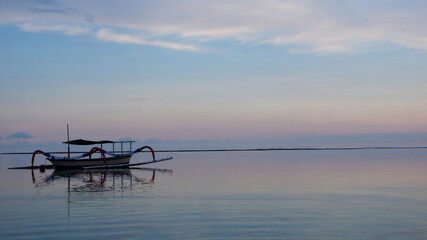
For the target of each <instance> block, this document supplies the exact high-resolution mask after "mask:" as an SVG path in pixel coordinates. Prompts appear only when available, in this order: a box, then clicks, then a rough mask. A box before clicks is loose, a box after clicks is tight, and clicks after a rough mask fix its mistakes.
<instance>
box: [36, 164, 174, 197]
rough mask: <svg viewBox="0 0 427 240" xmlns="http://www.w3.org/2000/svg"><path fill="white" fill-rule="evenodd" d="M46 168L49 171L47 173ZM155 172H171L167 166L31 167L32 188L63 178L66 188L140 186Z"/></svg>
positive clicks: (152, 178)
mask: <svg viewBox="0 0 427 240" xmlns="http://www.w3.org/2000/svg"><path fill="white" fill-rule="evenodd" d="M49 172H50V173H49ZM156 173H157V174H158V173H160V174H169V175H172V173H173V171H172V170H169V169H157V168H121V169H86V170H82V169H65V170H60V169H55V170H54V171H53V172H52V171H49V170H46V172H44V171H40V172H39V173H38V171H33V170H32V171H31V174H32V181H33V184H34V186H35V187H36V188H44V187H47V186H48V185H52V184H55V185H57V184H61V183H62V182H64V180H65V181H66V182H67V188H68V191H69V192H103V191H124V190H134V189H144V187H149V186H152V185H153V184H154V181H155V179H156Z"/></svg>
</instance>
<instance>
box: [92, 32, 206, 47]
mask: <svg viewBox="0 0 427 240" xmlns="http://www.w3.org/2000/svg"><path fill="white" fill-rule="evenodd" d="M96 37H97V38H98V39H100V40H103V41H109V42H117V43H132V44H140V45H151V46H157V47H164V48H171V49H174V50H186V51H197V50H198V48H197V47H195V46H192V45H186V44H179V43H171V42H163V41H146V40H144V39H143V38H140V37H137V36H132V35H128V34H117V33H113V32H112V31H111V29H106V28H103V29H100V30H99V31H98V32H97V34H96Z"/></svg>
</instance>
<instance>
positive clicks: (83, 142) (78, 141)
mask: <svg viewBox="0 0 427 240" xmlns="http://www.w3.org/2000/svg"><path fill="white" fill-rule="evenodd" d="M132 142H135V141H111V140H102V141H91V140H84V139H75V140H71V141H70V142H68V141H66V142H62V143H65V144H68V143H69V144H71V145H95V144H106V143H132Z"/></svg>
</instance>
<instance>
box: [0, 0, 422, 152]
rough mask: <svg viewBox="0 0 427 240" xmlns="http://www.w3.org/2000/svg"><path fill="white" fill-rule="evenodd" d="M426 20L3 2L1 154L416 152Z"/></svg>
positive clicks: (198, 6) (414, 4) (314, 11)
mask: <svg viewBox="0 0 427 240" xmlns="http://www.w3.org/2000/svg"><path fill="white" fill-rule="evenodd" d="M426 12H427V1H424V0H375V1H372V0H356V1H355V0H322V1H315V0H298V1H294V0H245V1H233V0H227V1H223V0H217V1H204V0H186V1H181V0H156V1H139V0H138V1H136V0H135V1H129V0H123V1H110V0H102V1H97V0H94V1H87V0H81V1H80V0H75V1H62V0H22V1H14V0H2V1H0V53H1V54H0V81H1V88H0V144H11V143H16V142H22V141H24V142H25V141H30V142H51V141H57V142H59V141H63V140H65V138H66V124H67V123H68V124H70V129H71V138H89V139H95V140H97V139H113V140H116V139H119V138H132V139H139V140H141V141H144V140H147V139H158V140H162V141H168V140H177V141H193V140H197V139H199V140H200V139H202V140H204V141H205V140H227V141H230V140H231V141H237V140H244V141H252V140H259V141H267V142H268V140H280V139H288V140H289V139H290V138H292V139H296V138H299V139H313V138H315V139H317V140H316V141H315V142H317V143H321V142H322V141H321V140H319V139H322V136H325V139H329V140H330V139H331V136H338V137H337V138H333V139H338V140H336V142H335V143H339V142H340V141H341V140H342V138H340V137H339V136H348V137H350V138H351V136H353V137H354V139H358V140H357V141H358V142H359V143H360V144H368V145H369V144H376V143H372V139H377V138H376V137H378V136H385V137H382V138H380V139H382V140H381V141H384V139H386V138H387V136H392V137H393V139H394V140H393V144H407V145H414V144H416V145H420V144H421V145H427V111H426V109H427V108H426V106H427V79H426V76H427V28H426V27H425V23H426V22H427V15H426V14H425V13H426ZM360 136H364V137H363V139H364V140H363V139H362V140H361V138H360ZM405 136H406V137H407V136H416V137H414V138H411V139H413V140H408V141H409V142H405V141H407V140H405V139H408V138H405ZM399 137H402V138H401V139H402V141H400V142H399V141H398V140H399ZM339 139H341V140H339ZM396 139H397V140H396ZM329 140H328V141H326V142H327V143H328V144H334V142H331V141H329ZM377 143H378V142H377ZM286 144H289V143H288V142H286Z"/></svg>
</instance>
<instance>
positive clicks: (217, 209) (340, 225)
mask: <svg viewBox="0 0 427 240" xmlns="http://www.w3.org/2000/svg"><path fill="white" fill-rule="evenodd" d="M159 155H160V156H159V157H169V156H173V157H174V160H172V161H167V162H162V163H156V164H152V165H145V166H147V167H150V168H139V169H120V170H114V171H113V170H112V171H74V172H58V171H54V170H46V171H45V172H40V171H39V170H34V171H31V170H8V167H16V166H26V165H29V163H30V158H31V156H30V155H0V239H36V238H38V239H328V240H329V239H405V240H406V239H427V149H412V150H347V151H271V152H208V153H162V154H159ZM143 158H144V159H146V158H149V155H144V154H142V155H141V154H140V155H135V156H134V157H133V159H132V160H131V161H132V162H139V161H141V160H143ZM38 161H39V163H38V164H41V163H44V160H41V158H39V159H38Z"/></svg>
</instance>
